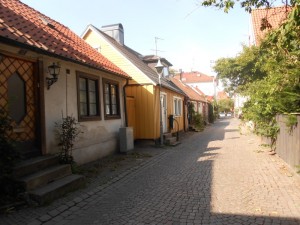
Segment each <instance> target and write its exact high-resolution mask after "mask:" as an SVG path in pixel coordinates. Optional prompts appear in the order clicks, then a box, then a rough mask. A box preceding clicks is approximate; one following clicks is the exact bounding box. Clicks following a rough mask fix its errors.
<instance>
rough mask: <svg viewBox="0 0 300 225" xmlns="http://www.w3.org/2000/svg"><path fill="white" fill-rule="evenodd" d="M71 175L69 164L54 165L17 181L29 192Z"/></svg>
mask: <svg viewBox="0 0 300 225" xmlns="http://www.w3.org/2000/svg"><path fill="white" fill-rule="evenodd" d="M71 174H72V171H71V166H70V165H69V164H66V165H56V166H52V167H49V168H46V169H43V170H41V171H38V172H36V173H33V174H30V175H27V176H24V177H21V178H20V179H19V180H20V181H21V182H22V183H23V186H24V187H25V189H26V190H28V191H29V190H33V189H35V188H38V187H40V186H43V185H46V184H48V183H51V182H53V181H54V180H57V179H60V178H62V177H65V176H68V175H71Z"/></svg>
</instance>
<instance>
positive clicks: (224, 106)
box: [218, 98, 234, 112]
mask: <svg viewBox="0 0 300 225" xmlns="http://www.w3.org/2000/svg"><path fill="white" fill-rule="evenodd" d="M233 105H234V104H233V101H232V99H229V98H228V99H220V100H219V101H218V110H219V112H230V111H231V110H232V109H233Z"/></svg>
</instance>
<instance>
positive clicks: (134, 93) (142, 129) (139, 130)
mask: <svg viewBox="0 0 300 225" xmlns="http://www.w3.org/2000/svg"><path fill="white" fill-rule="evenodd" d="M126 96H127V97H131V98H133V99H134V101H135V118H132V116H133V115H131V114H130V113H128V114H127V118H129V120H131V121H132V120H134V124H135V127H134V134H135V139H155V131H154V129H155V122H156V119H155V107H154V104H155V103H154V89H153V85H143V86H142V85H134V86H127V87H126ZM127 112H128V111H127Z"/></svg>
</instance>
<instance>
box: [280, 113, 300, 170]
mask: <svg viewBox="0 0 300 225" xmlns="http://www.w3.org/2000/svg"><path fill="white" fill-rule="evenodd" d="M276 120H277V122H278V124H279V127H280V132H279V134H278V136H277V141H276V153H277V154H278V155H279V156H280V157H281V158H282V159H283V160H284V161H285V162H286V163H287V164H289V165H290V167H291V168H292V169H294V170H296V171H297V170H300V168H298V167H297V166H300V143H299V139H300V115H297V121H298V124H297V126H294V127H293V129H292V130H289V128H288V127H287V126H286V124H285V121H286V120H287V116H286V115H278V116H276Z"/></svg>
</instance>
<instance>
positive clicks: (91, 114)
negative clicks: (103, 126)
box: [77, 72, 100, 121]
mask: <svg viewBox="0 0 300 225" xmlns="http://www.w3.org/2000/svg"><path fill="white" fill-rule="evenodd" d="M77 87H78V115H79V116H78V117H79V119H78V120H79V121H85V120H100V104H99V78H98V77H96V76H91V75H88V74H84V73H81V72H78V73H77Z"/></svg>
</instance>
